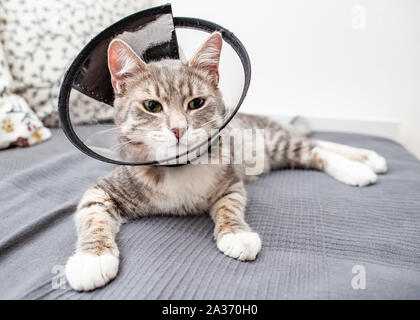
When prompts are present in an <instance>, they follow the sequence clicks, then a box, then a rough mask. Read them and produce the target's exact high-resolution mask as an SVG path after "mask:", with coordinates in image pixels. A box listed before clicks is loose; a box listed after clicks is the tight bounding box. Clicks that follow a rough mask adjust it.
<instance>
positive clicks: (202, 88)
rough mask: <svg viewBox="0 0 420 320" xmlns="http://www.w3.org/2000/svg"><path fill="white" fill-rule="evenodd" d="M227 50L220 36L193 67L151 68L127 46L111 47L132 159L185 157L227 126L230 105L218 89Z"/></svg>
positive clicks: (118, 116) (126, 152)
mask: <svg viewBox="0 0 420 320" xmlns="http://www.w3.org/2000/svg"><path fill="white" fill-rule="evenodd" d="M221 48H222V37H221V35H220V33H218V32H215V33H213V34H211V35H210V37H209V38H208V39H207V41H206V42H205V43H204V44H203V45H202V46H201V47H200V49H199V50H198V51H197V52H196V54H195V55H194V56H193V57H192V58H191V59H190V60H189V61H188V62H182V61H181V60H172V59H163V60H160V61H156V62H149V63H147V64H146V63H145V62H144V61H142V60H141V59H140V58H139V57H138V56H137V55H136V53H135V52H134V51H133V50H132V49H131V48H130V47H129V46H128V45H127V44H126V43H125V42H124V41H122V40H119V39H115V40H113V41H112V42H111V43H110V45H109V48H108V67H109V70H110V73H111V81H112V86H113V88H114V92H115V101H114V108H115V123H116V125H117V126H118V138H119V141H120V143H121V146H120V148H121V150H122V153H123V156H124V157H125V158H126V159H129V160H131V161H146V160H155V159H156V158H159V157H160V159H162V152H163V153H166V155H167V156H174V155H177V154H180V153H183V152H185V151H186V150H188V148H190V147H192V146H195V145H196V144H197V143H200V142H202V141H205V140H206V139H207V138H208V137H209V136H210V134H211V133H212V132H214V130H215V129H217V128H218V127H220V126H221V125H222V124H223V118H224V115H225V106H224V103H223V100H222V96H221V94H220V92H219V89H218V87H217V85H218V82H219V71H218V67H219V58H220V52H221Z"/></svg>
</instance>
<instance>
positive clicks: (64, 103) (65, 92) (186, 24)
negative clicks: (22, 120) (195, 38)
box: [58, 10, 251, 166]
mask: <svg viewBox="0 0 420 320" xmlns="http://www.w3.org/2000/svg"><path fill="white" fill-rule="evenodd" d="M146 11H147V10H146ZM144 14H145V11H140V12H138V13H135V14H133V15H131V16H129V17H127V18H130V19H133V18H136V17H141V16H144ZM149 14H150V13H149ZM127 18H124V19H123V20H120V21H119V22H117V23H115V24H114V25H112V26H111V27H110V28H107V29H105V30H104V31H103V32H101V33H100V34H98V35H97V36H96V37H95V38H93V39H92V40H91V41H90V42H89V43H88V44H87V45H86V46H85V47H84V49H83V50H82V51H81V52H80V53H79V55H78V56H77V57H76V58H75V59H74V61H73V63H72V64H71V65H70V67H69V68H68V70H67V72H66V74H65V76H64V79H63V82H62V84H61V89H60V94H59V99H58V113H59V118H60V122H61V126H62V129H63V131H64V133H65V135H66V137H67V138H68V139H69V140H70V141H71V142H72V143H73V145H74V146H75V147H76V148H78V149H79V150H80V151H82V152H83V153H85V154H86V155H88V156H90V157H92V158H94V159H97V160H100V161H103V162H107V163H113V164H118V165H133V166H140V165H161V166H179V165H184V163H183V164H167V162H169V161H173V160H176V159H178V158H181V157H185V156H187V155H188V154H189V153H191V152H193V151H195V150H197V149H198V148H200V147H201V146H203V145H204V144H208V143H209V142H211V141H212V140H213V139H214V142H212V143H215V142H217V141H218V140H219V139H215V138H216V137H217V136H219V134H220V131H221V130H223V129H224V128H225V127H226V125H227V124H228V123H229V122H230V121H231V120H232V118H233V117H234V116H235V114H236V113H237V112H238V110H239V108H240V106H241V104H242V102H243V101H244V99H245V97H246V94H247V91H248V88H249V84H250V81H251V63H250V60H249V56H248V53H247V51H246V49H245V47H244V46H243V44H242V43H241V42H240V41H239V39H238V38H237V37H236V36H235V35H234V34H233V33H232V32H230V31H229V30H227V29H225V28H223V27H222V26H219V25H217V24H216V23H213V22H210V21H206V20H201V19H197V18H187V17H174V18H173V22H174V26H175V28H187V29H195V30H203V31H206V32H208V33H212V32H214V31H219V32H220V33H221V35H222V38H223V40H224V41H226V42H227V43H228V44H229V45H230V46H231V47H232V48H233V49H234V50H235V52H236V54H237V55H238V56H239V58H240V60H241V63H242V67H243V70H244V87H243V90H242V94H241V97H240V99H239V101H238V104H237V105H236V107H235V109H234V110H233V111H232V113H231V114H230V116H229V117H228V118H227V120H225V122H224V123H223V125H222V126H221V127H220V128H219V129H218V131H217V133H215V134H213V135H212V136H211V137H209V138H208V139H207V140H206V141H203V142H202V143H200V144H198V145H197V146H195V147H193V148H192V149H191V150H188V151H186V152H184V153H182V154H180V155H176V156H173V157H171V158H167V159H163V160H153V161H144V162H125V161H119V160H115V159H110V158H107V157H104V156H102V155H100V154H98V153H96V152H95V151H93V150H92V149H90V148H89V147H88V146H86V145H85V144H84V143H83V141H82V140H80V138H79V137H78V136H77V134H76V133H75V131H74V129H73V126H72V124H71V121H70V113H69V101H70V93H71V90H72V88H73V87H72V84H73V80H74V77H75V75H76V72H77V71H78V69H79V66H80V65H81V64H82V63H83V61H84V60H85V58H86V57H88V56H89V55H90V53H91V52H92V49H93V48H94V47H95V45H96V44H97V43H98V42H100V41H102V40H103V39H105V38H106V37H108V36H109V33H110V32H114V31H113V30H115V28H118V27H120V25H122V26H124V25H125V20H126V19H127ZM111 29H113V30H111ZM205 153H206V152H205ZM205 153H202V154H200V155H199V156H196V157H195V158H193V159H191V160H189V161H188V162H187V163H185V164H188V163H191V162H193V161H194V160H196V159H198V158H199V157H200V156H202V155H204V154H205Z"/></svg>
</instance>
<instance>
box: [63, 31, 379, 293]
mask: <svg viewBox="0 0 420 320" xmlns="http://www.w3.org/2000/svg"><path fill="white" fill-rule="evenodd" d="M211 37H213V38H211V41H210V42H209V46H210V49H209V50H210V51H208V50H206V45H204V46H202V47H201V48H200V50H199V51H198V53H197V54H198V55H201V56H195V57H194V58H193V60H192V61H193V62H195V63H193V64H191V65H187V64H183V63H181V62H180V61H175V60H163V61H161V62H153V63H150V64H148V65H147V70H146V71H143V72H139V73H138V74H135V75H133V76H131V77H128V78H121V77H119V78H118V76H121V74H120V73H119V72H121V71H119V70H118V68H117V70H115V72H116V75H115V77H114V78H115V79H117V80H116V81H118V90H116V100H115V109H116V114H115V120H116V123H117V124H118V125H119V132H118V135H119V139H120V141H121V142H122V144H123V145H124V148H122V155H123V156H125V157H126V158H127V159H129V160H138V161H141V160H151V159H153V155H154V154H155V151H156V150H154V148H156V146H158V145H162V144H163V145H165V146H166V147H168V148H171V145H170V142H173V141H174V139H175V138H174V136H173V133H171V129H172V128H174V127H175V128H179V126H180V125H182V126H184V127H185V129H186V131H187V133H186V134H190V138H192V139H193V140H194V139H197V141H201V139H202V138H203V137H202V136H196V135H195V130H196V129H200V128H201V129H203V128H204V130H205V132H206V133H210V130H211V129H214V128H218V127H219V126H220V124H221V123H222V122H223V117H224V112H225V107H224V104H223V101H222V98H221V94H220V92H219V90H218V89H217V80H215V79H216V74H213V75H209V72H217V68H216V69H215V65H217V62H218V57H219V54H220V52H219V54H218V53H217V52H215V50H216V49H217V50H219V51H220V46H221V44H220V43H219V40H220V39H218V38H219V37H220V35H218V34H215V35H212V36H211ZM214 37H215V38H216V39H215V38H214ZM215 43H216V44H217V45H215ZM123 46H124V44H121V43H120V42H119V47H118V50H119V51H118V54H120V55H124V52H123V51H121V50H123V49H122V48H123ZM215 48H216V49H215ZM134 59H139V58H138V57H134ZM206 59H210V60H209V61H206ZM215 59H216V60H217V61H215ZM118 61H119V62H121V61H122V62H127V63H128V64H129V67H130V68H135V66H133V63H135V62H136V61H132V60H130V56H127V57H124V59H120V60H118ZM197 62H198V63H197ZM200 65H204V66H205V68H204V69H200V67H199V66H200ZM209 65H210V66H211V68H209ZM141 66H142V68H143V67H144V66H143V64H141ZM120 67H121V68H123V70H128V69H127V68H128V67H127V66H124V65H122V66H120ZM111 69H112V68H111ZM111 72H112V71H111ZM217 77H218V73H217ZM209 79H210V80H209ZM217 79H218V78H217ZM195 97H204V98H205V100H206V102H205V105H204V106H203V107H202V108H200V109H198V110H192V111H191V110H190V111H188V110H187V109H186V104H187V103H188V101H191V99H193V98H195ZM150 99H153V100H156V101H159V102H160V103H161V104H162V106H163V112H160V113H159V114H152V113H150V112H147V111H146V110H145V109H144V108H142V103H143V101H145V100H150ZM295 125H301V124H299V123H295ZM237 129H239V130H245V129H252V130H253V132H256V131H257V130H259V129H263V130H264V148H263V153H258V152H257V149H256V143H252V141H246V143H244V141H242V140H241V141H240V143H239V144H235V145H234V148H232V146H231V140H230V139H229V135H230V134H231V133H232V132H233V131H234V130H237ZM152 131H153V135H152V134H151V132H152ZM299 132H304V133H307V130H302V128H300V129H299V130H297V131H294V130H293V127H292V128H289V130H286V129H284V128H282V127H281V126H280V125H279V124H278V123H276V122H274V121H271V120H270V119H268V118H266V117H262V116H254V115H245V114H238V115H237V116H236V117H235V118H234V120H233V121H232V122H231V123H230V124H229V125H228V126H227V127H226V128H225V130H224V131H223V134H222V139H221V140H220V141H221V142H220V143H219V146H218V148H215V149H212V150H211V152H210V154H209V155H206V157H209V158H217V157H219V156H218V155H217V154H216V152H215V150H219V149H224V148H225V147H227V145H228V144H229V148H230V149H229V150H230V151H231V153H229V156H231V155H233V154H234V153H235V152H236V151H238V150H234V149H239V150H241V151H242V150H247V151H249V153H250V154H253V155H255V158H254V159H252V160H250V161H249V162H250V163H246V161H244V162H243V163H241V164H235V163H233V162H232V161H231V162H229V161H228V162H227V163H218V164H190V165H186V166H181V167H171V168H170V167H158V166H141V167H132V166H117V167H115V168H114V169H113V170H112V171H111V172H110V173H109V174H108V175H106V176H105V177H103V178H102V179H100V180H99V181H98V182H97V183H96V184H95V185H94V186H92V187H91V188H90V189H89V190H87V191H86V192H85V194H84V195H83V197H82V199H81V201H80V203H79V206H78V209H77V212H76V215H75V221H76V227H77V234H78V241H77V245H76V253H75V255H73V256H72V257H71V258H70V259H69V261H68V264H67V266H66V274H67V278H68V280H69V283H70V285H71V286H72V287H73V288H75V289H76V290H92V289H94V288H97V287H100V286H103V285H105V284H106V283H107V282H108V281H110V280H112V278H114V277H115V276H116V274H117V272H118V263H119V260H118V257H119V251H118V247H117V244H116V241H115V237H116V234H117V232H118V230H119V228H120V225H121V224H122V223H124V222H127V221H129V220H130V219H134V218H137V217H146V216H150V215H196V214H207V213H210V216H211V218H212V219H213V220H214V223H215V229H214V237H215V239H216V243H217V247H218V248H219V250H221V251H222V252H223V253H225V254H226V255H228V256H231V257H233V258H237V259H240V260H253V259H255V258H256V256H257V254H258V252H259V251H260V250H261V239H260V238H259V236H258V234H257V233H255V232H253V231H252V230H251V228H250V226H249V225H248V224H247V223H246V220H245V208H246V201H247V196H246V191H245V187H244V182H245V181H246V180H248V178H250V177H249V176H248V175H246V165H250V164H252V165H257V163H258V162H262V164H263V170H262V171H261V173H267V172H269V171H271V170H274V169H280V168H310V169H317V170H322V171H325V172H326V173H328V174H329V175H331V176H332V177H334V178H336V179H338V180H340V181H342V182H344V183H347V184H351V185H360V186H364V185H367V184H370V183H374V182H375V181H376V174H375V172H377V173H383V172H385V171H386V163H385V160H384V159H383V158H382V157H380V156H379V155H377V154H376V153H375V152H373V151H370V150H363V149H356V148H351V147H347V146H342V145H339V144H333V143H329V142H325V141H317V140H312V139H310V138H309V137H307V136H304V135H301V134H299ZM254 142H255V141H254ZM244 152H245V151H244ZM216 160H217V159H216ZM254 162H255V163H254ZM374 171H375V172H374ZM83 270H85V271H83Z"/></svg>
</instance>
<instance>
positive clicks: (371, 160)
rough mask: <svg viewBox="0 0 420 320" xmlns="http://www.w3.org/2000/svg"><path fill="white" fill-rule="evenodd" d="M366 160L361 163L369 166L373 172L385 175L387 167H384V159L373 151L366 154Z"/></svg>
mask: <svg viewBox="0 0 420 320" xmlns="http://www.w3.org/2000/svg"><path fill="white" fill-rule="evenodd" d="M366 156H367V160H366V161H364V162H363V163H364V164H365V165H367V166H369V167H370V168H371V169H372V170H373V171H375V172H376V173H385V172H387V171H388V167H387V165H386V160H385V158H384V157H381V156H380V155H379V154H377V153H376V152H375V151H369V152H368V153H367V154H366Z"/></svg>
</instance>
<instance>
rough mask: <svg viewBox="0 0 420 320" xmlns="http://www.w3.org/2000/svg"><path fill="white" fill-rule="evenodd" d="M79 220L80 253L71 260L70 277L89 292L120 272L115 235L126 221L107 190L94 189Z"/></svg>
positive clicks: (82, 204)
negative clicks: (119, 213)
mask: <svg viewBox="0 0 420 320" xmlns="http://www.w3.org/2000/svg"><path fill="white" fill-rule="evenodd" d="M75 222H76V229H77V236H78V239H77V244H76V252H75V253H74V254H73V255H72V256H71V257H70V258H69V260H68V261H67V264H66V268H65V272H66V277H67V280H68V282H69V284H70V286H71V287H72V288H73V289H75V290H78V291H89V290H93V289H95V288H98V287H102V286H103V285H105V284H106V283H108V282H109V281H111V280H112V279H114V278H115V276H116V275H117V273H118V265H119V250H118V247H117V244H116V242H115V235H116V233H117V232H118V229H119V227H120V224H121V222H122V220H121V218H119V216H118V215H117V214H116V208H115V204H114V202H113V201H112V200H111V198H110V197H109V196H108V195H107V193H105V192H104V191H103V190H101V189H99V188H91V189H89V190H87V191H86V192H85V194H84V195H83V197H82V199H81V201H80V203H79V205H78V208H77V212H76V214H75Z"/></svg>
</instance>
